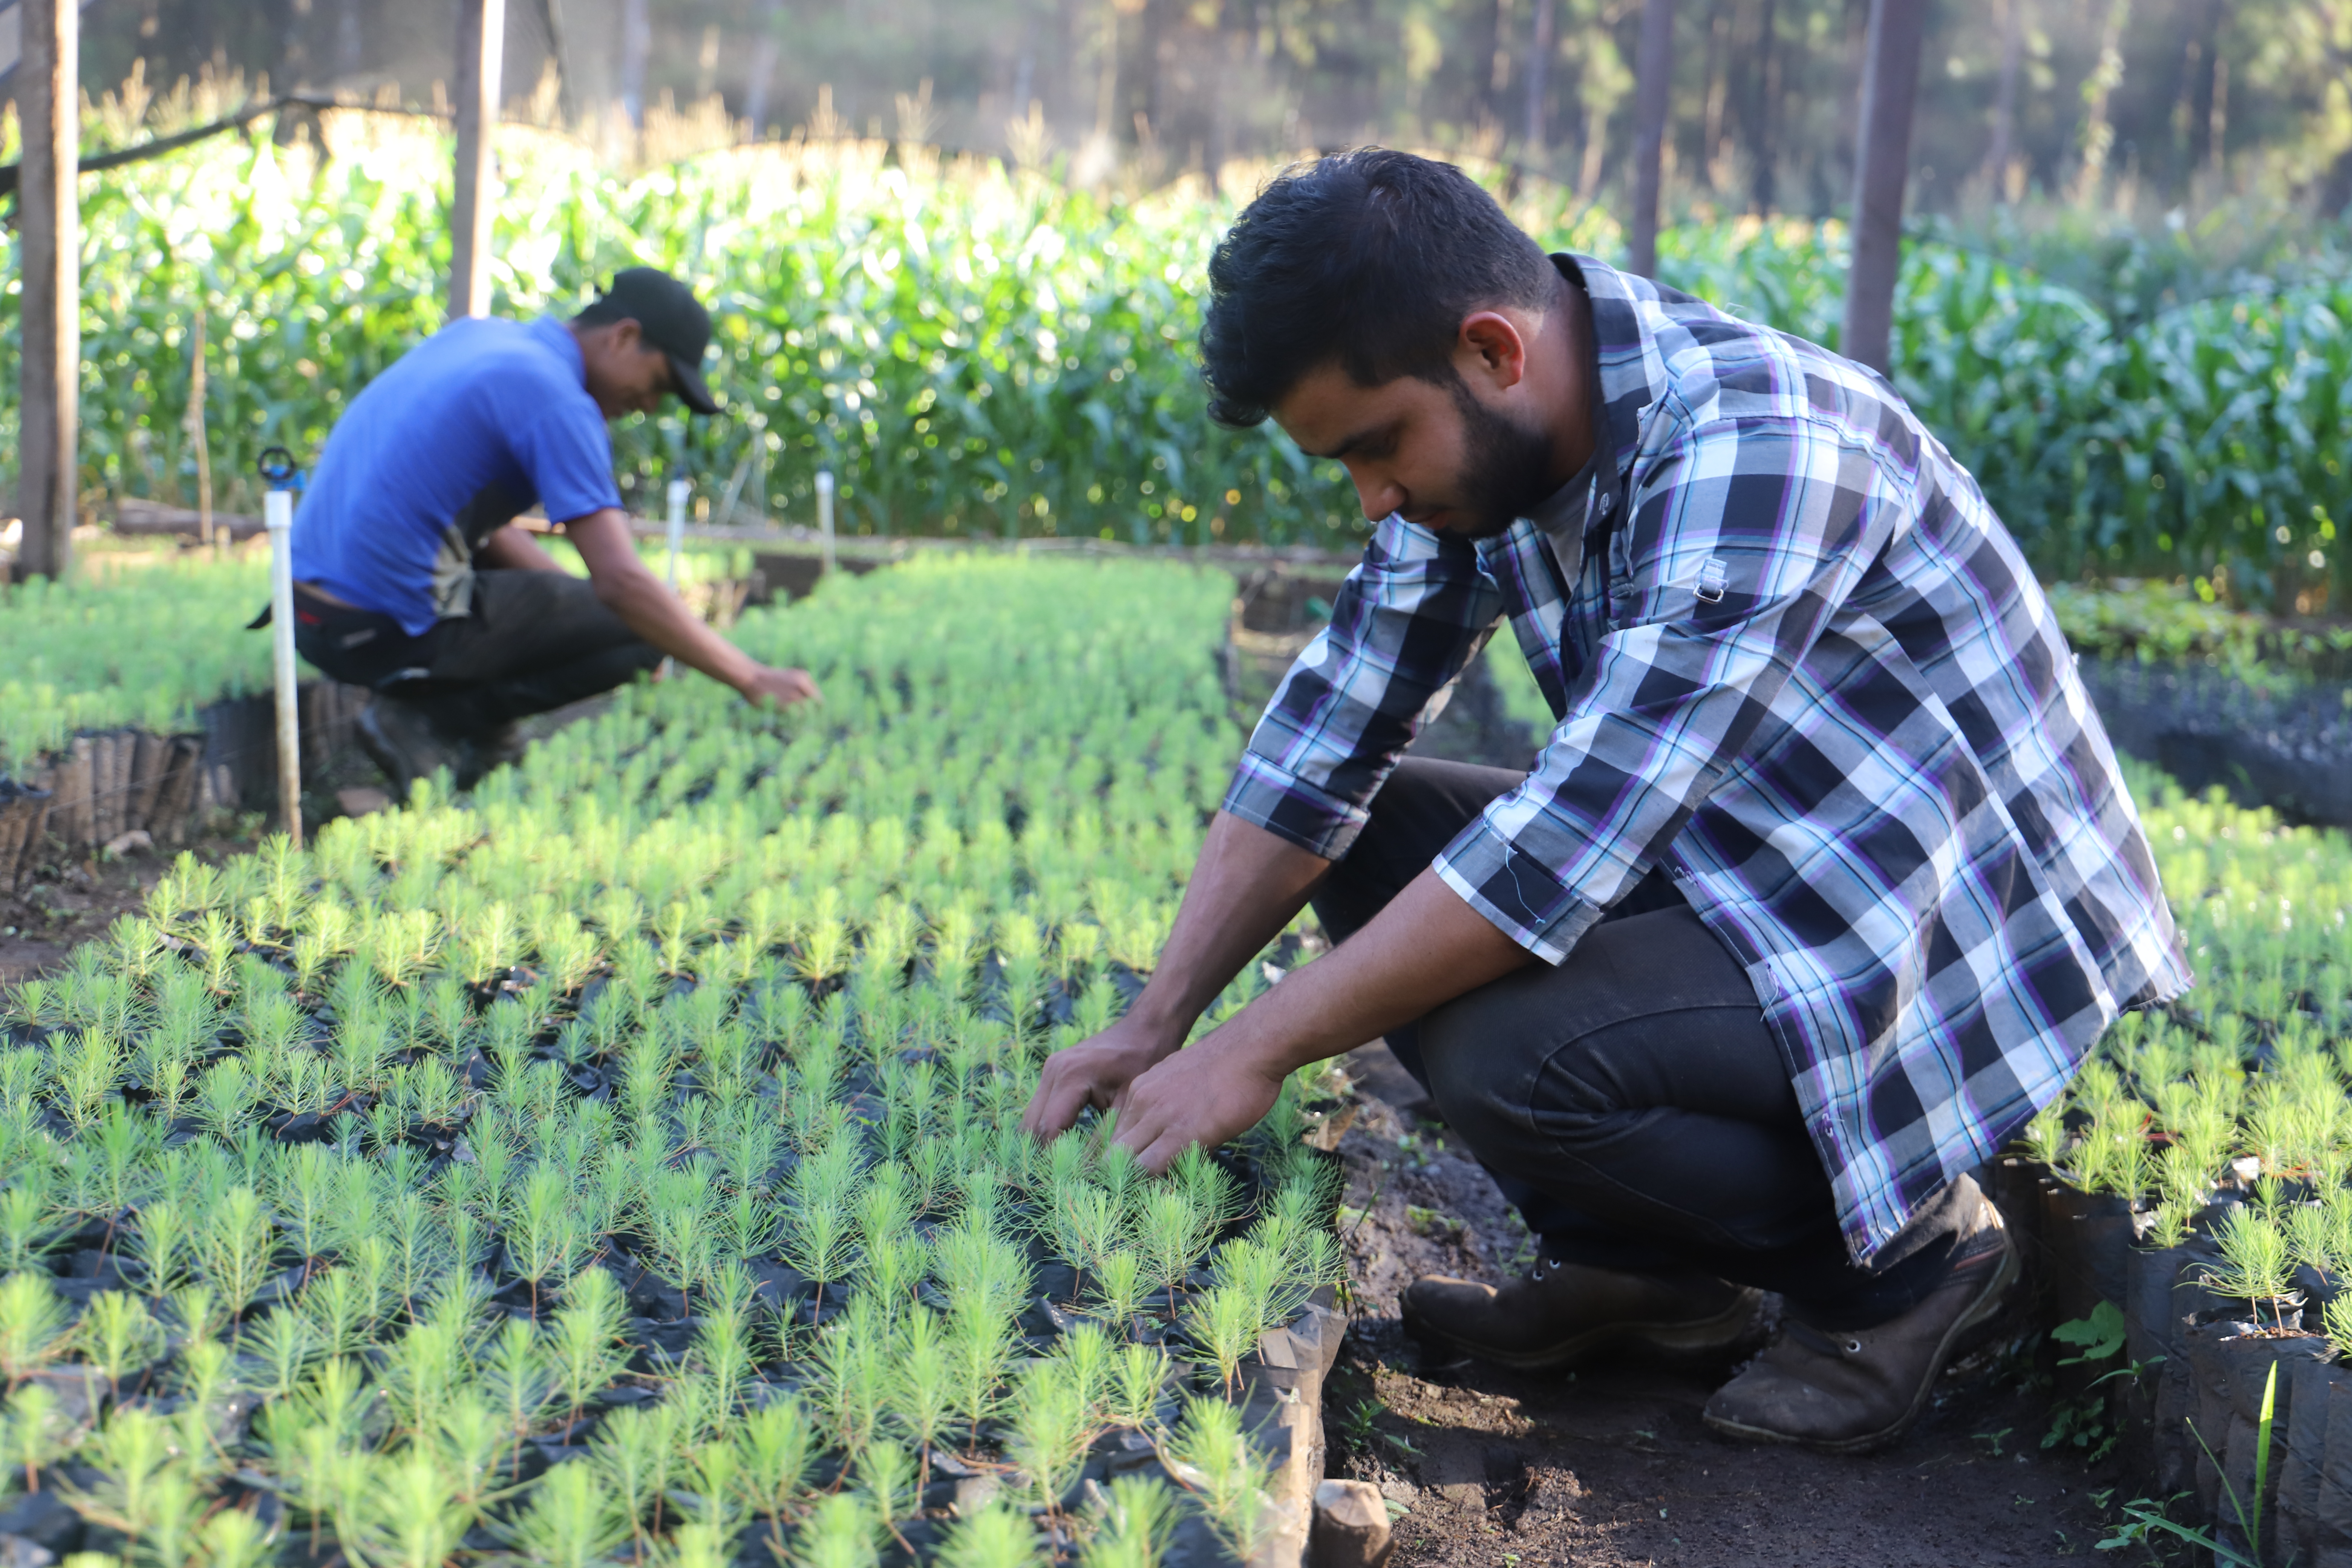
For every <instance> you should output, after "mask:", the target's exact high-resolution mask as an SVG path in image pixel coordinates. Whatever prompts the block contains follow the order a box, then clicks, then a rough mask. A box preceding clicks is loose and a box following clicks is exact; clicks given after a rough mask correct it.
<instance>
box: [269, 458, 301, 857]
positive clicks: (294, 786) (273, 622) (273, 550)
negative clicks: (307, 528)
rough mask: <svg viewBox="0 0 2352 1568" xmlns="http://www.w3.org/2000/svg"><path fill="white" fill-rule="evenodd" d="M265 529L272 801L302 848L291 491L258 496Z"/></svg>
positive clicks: (299, 707)
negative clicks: (274, 769)
mask: <svg viewBox="0 0 2352 1568" xmlns="http://www.w3.org/2000/svg"><path fill="white" fill-rule="evenodd" d="M261 520H262V521H263V523H264V524H265V525H267V526H268V530H269V640H270V643H271V644H272V648H273V652H274V653H275V655H276V661H277V666H278V808H279V810H280V811H281V812H282V813H283V814H284V816H285V819H286V833H287V837H289V838H291V839H293V841H294V847H296V848H298V849H299V848H300V847H302V704H301V701H300V695H299V689H298V687H297V684H296V683H297V681H298V679H299V676H298V675H297V673H296V671H295V668H294V539H293V534H294V492H293V491H291V490H275V489H274V490H270V491H268V492H267V493H266V494H265V495H264V496H263V497H262V501H261Z"/></svg>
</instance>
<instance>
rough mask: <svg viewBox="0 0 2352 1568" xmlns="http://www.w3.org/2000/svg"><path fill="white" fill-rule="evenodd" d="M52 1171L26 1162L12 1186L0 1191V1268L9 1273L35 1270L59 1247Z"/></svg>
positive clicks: (57, 1210) (57, 1209)
mask: <svg viewBox="0 0 2352 1568" xmlns="http://www.w3.org/2000/svg"><path fill="white" fill-rule="evenodd" d="M55 1181H56V1175H55V1173H54V1172H53V1171H52V1169H51V1168H50V1167H49V1166H47V1165H46V1164H41V1163H27V1164H26V1166H25V1167H24V1169H23V1170H22V1171H21V1172H20V1173H18V1175H17V1177H16V1182H15V1184H13V1185H11V1186H8V1187H5V1188H0V1268H6V1269H8V1270H9V1271H10V1272H12V1273H13V1272H16V1271H17V1270H20V1269H27V1268H39V1267H40V1264H41V1260H42V1259H43V1258H47V1256H48V1255H49V1254H50V1253H52V1252H54V1251H56V1250H57V1248H58V1242H59V1240H60V1237H59V1236H58V1224H57V1222H58V1219H59V1218H60V1217H62V1210H61V1209H60V1207H59V1205H58V1200H57V1194H56V1188H55Z"/></svg>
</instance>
